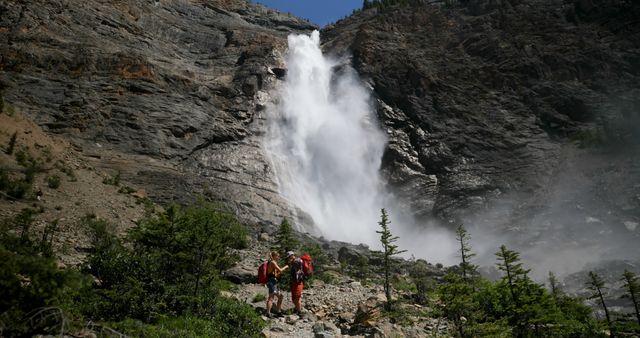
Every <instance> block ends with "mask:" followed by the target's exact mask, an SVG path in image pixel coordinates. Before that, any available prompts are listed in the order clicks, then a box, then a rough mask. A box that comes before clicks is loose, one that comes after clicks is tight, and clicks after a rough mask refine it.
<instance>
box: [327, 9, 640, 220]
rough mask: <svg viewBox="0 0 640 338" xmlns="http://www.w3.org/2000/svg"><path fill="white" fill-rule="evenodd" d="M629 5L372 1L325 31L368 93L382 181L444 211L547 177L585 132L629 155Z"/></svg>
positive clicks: (634, 28)
mask: <svg viewBox="0 0 640 338" xmlns="http://www.w3.org/2000/svg"><path fill="white" fill-rule="evenodd" d="M585 4H589V5H588V6H587V5H585ZM585 6H586V7H585ZM639 15H640V6H639V5H638V4H637V3H632V2H629V1H605V0H603V1H551V0H540V1H533V2H532V1H526V2H525V1H497V2H496V1H470V2H467V4H464V5H463V4H459V5H453V6H449V7H438V6H429V5H421V6H408V7H392V8H387V9H382V10H378V9H372V10H368V11H364V12H360V13H358V14H356V15H355V16H352V17H349V18H347V19H345V20H342V21H340V22H338V23H337V24H335V25H333V26H330V27H328V28H325V29H324V30H323V37H324V41H325V43H324V48H325V49H326V50H327V51H329V52H333V53H335V54H338V55H341V54H344V53H347V54H348V53H351V54H353V64H354V66H355V67H356V68H357V70H358V71H359V73H360V74H361V75H362V76H363V78H364V81H366V82H368V83H369V84H370V86H371V88H372V90H373V92H374V94H375V100H376V105H377V107H378V115H379V117H380V119H381V121H382V125H383V128H384V129H385V130H386V131H387V134H388V135H389V144H388V147H387V150H386V153H385V156H384V158H383V165H382V170H383V172H384V173H385V175H386V177H387V179H388V182H389V184H390V185H391V186H392V187H394V188H395V191H396V192H397V194H398V195H399V196H400V197H402V198H404V199H405V201H406V203H407V204H408V206H409V207H410V208H411V209H412V210H413V212H414V213H416V214H418V215H423V216H432V215H435V216H438V217H441V218H444V219H450V218H457V217H462V216H463V215H464V214H466V213H469V212H477V211H478V210H482V209H483V208H486V207H487V205H489V204H490V202H491V201H492V200H497V199H499V197H500V196H501V195H503V194H505V193H509V192H514V191H517V192H526V193H527V194H530V193H532V192H536V191H539V190H540V188H542V187H544V186H545V185H547V184H549V183H553V177H554V176H555V175H556V174H557V173H558V171H560V170H564V169H566V167H562V166H563V165H565V164H566V163H565V161H564V160H565V158H564V156H565V152H564V151H565V150H564V149H565V148H567V147H569V148H573V147H575V146H576V143H580V144H582V143H583V142H587V143H588V142H589V141H587V140H585V138H591V137H595V138H599V137H600V136H602V137H603V138H605V139H606V140H607V141H613V142H614V143H617V142H622V143H623V144H624V145H623V146H622V147H626V148H630V149H633V151H632V152H631V153H632V154H636V153H637V150H638V134H637V128H635V127H631V125H637V124H638V122H639V121H640V120H639V118H640V101H638V97H639V96H638V94H639V93H640V85H639V83H640V63H638V62H639V60H640V58H638V51H639V50H640V26H639V24H638V20H637V18H638V16H639ZM615 147H618V146H617V145H616V146H615ZM634 157H635V159H634V160H637V156H636V155H634ZM633 177H634V179H637V178H638V176H637V173H636V174H635V176H633ZM635 193H637V192H635ZM633 194H634V192H632V191H625V196H628V197H632V196H633ZM629 195H630V196H629ZM637 216H638V213H636V217H637Z"/></svg>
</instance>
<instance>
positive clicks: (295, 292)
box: [287, 251, 304, 315]
mask: <svg viewBox="0 0 640 338" xmlns="http://www.w3.org/2000/svg"><path fill="white" fill-rule="evenodd" d="M287 265H288V266H289V267H290V268H291V301H292V302H293V305H294V306H295V308H296V313H297V314H298V315H301V314H302V290H303V289H304V270H303V262H302V259H300V258H298V257H296V255H295V254H294V253H293V251H289V252H287Z"/></svg>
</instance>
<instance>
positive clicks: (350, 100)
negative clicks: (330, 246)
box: [266, 31, 455, 262]
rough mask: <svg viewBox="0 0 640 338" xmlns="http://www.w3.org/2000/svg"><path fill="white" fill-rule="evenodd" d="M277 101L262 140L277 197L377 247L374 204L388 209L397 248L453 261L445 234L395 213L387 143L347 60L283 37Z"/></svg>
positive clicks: (332, 235)
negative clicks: (385, 170)
mask: <svg viewBox="0 0 640 338" xmlns="http://www.w3.org/2000/svg"><path fill="white" fill-rule="evenodd" d="M286 62H287V67H288V73H287V79H286V83H285V85H284V88H283V90H282V92H281V93H279V95H280V102H279V103H278V104H277V105H276V106H275V107H272V108H271V109H270V110H269V114H270V121H271V125H270V128H269V132H268V135H267V140H266V148H267V153H268V154H269V155H270V156H271V159H272V164H273V167H274V170H275V171H276V176H277V179H278V183H279V189H280V194H281V195H282V196H283V197H285V198H287V199H288V200H289V202H290V203H291V204H292V206H294V207H295V208H298V209H300V210H303V211H304V212H306V213H307V214H309V215H310V216H311V218H312V219H313V222H314V224H315V229H314V230H318V232H320V234H321V235H323V236H324V237H326V238H328V239H334V240H340V241H347V242H351V243H365V244H367V245H369V246H371V247H373V248H376V249H377V248H380V242H379V235H378V234H377V233H376V231H377V230H379V225H378V222H379V220H380V209H381V208H383V207H385V208H387V209H389V212H390V219H391V230H392V233H393V234H394V235H398V236H400V240H399V243H398V244H399V245H400V246H401V247H402V248H403V249H407V250H409V253H411V254H414V255H417V256H419V257H424V258H427V257H428V258H429V259H437V260H439V261H441V262H453V261H454V260H452V257H453V256H454V252H455V242H454V240H453V237H452V235H451V232H449V231H446V230H444V229H442V228H438V227H433V226H428V225H426V224H420V225H418V224H416V222H415V220H414V219H413V217H412V216H411V215H402V214H401V212H400V211H399V210H400V209H401V208H398V207H397V202H395V201H394V199H393V198H392V197H391V195H389V194H387V193H386V192H385V190H384V188H383V184H382V180H381V178H380V173H379V169H380V162H381V159H382V154H383V151H384V148H385V144H386V142H387V138H386V134H385V133H383V132H382V131H381V130H380V128H379V126H378V125H377V122H376V118H375V114H374V109H372V107H371V104H370V95H369V92H368V91H367V90H366V89H365V88H364V87H363V85H362V83H360V81H359V79H358V75H357V73H356V72H355V71H354V70H353V69H352V68H351V67H349V66H348V65H345V64H340V63H339V62H338V61H336V60H332V59H329V58H326V57H325V56H323V55H322V51H321V50H320V35H319V33H318V32H317V31H315V32H313V33H312V34H311V35H310V36H307V35H290V36H289V51H288V53H287V57H286Z"/></svg>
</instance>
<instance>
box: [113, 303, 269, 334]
mask: <svg viewBox="0 0 640 338" xmlns="http://www.w3.org/2000/svg"><path fill="white" fill-rule="evenodd" d="M218 309H219V311H218V312H225V311H226V313H223V314H220V315H214V316H212V317H207V318H203V317H196V316H192V315H185V316H180V317H169V318H163V319H160V320H159V321H158V322H157V323H155V324H147V323H144V322H142V321H140V320H134V319H127V320H124V321H121V322H118V323H112V324H110V325H109V327H110V328H112V329H114V330H117V331H118V332H121V333H123V334H126V335H129V336H131V337H167V338H170V337H184V338H191V337H193V338H197V337H259V336H260V332H261V330H262V328H263V327H264V322H263V321H262V319H260V317H259V316H258V315H257V314H256V313H255V311H253V309H251V307H249V306H248V305H245V304H241V303H239V302H238V301H235V300H227V299H220V300H218ZM226 320H229V322H226Z"/></svg>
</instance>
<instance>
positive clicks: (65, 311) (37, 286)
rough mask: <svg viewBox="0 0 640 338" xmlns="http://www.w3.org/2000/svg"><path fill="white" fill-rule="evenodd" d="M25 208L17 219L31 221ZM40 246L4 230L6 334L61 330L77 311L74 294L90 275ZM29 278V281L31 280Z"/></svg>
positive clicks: (0, 303)
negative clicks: (60, 265) (68, 266)
mask: <svg viewBox="0 0 640 338" xmlns="http://www.w3.org/2000/svg"><path fill="white" fill-rule="evenodd" d="M28 214H30V213H29V212H24V211H23V212H22V213H21V214H20V215H19V216H18V217H16V219H15V220H14V222H16V223H20V222H25V221H28V220H27V219H21V218H30V216H29V215H28ZM38 248H39V246H38V245H35V244H33V243H32V242H31V241H29V240H24V239H21V238H18V237H16V236H15V235H12V234H11V233H9V232H5V231H3V232H2V234H1V235H0V313H2V317H1V318H0V319H1V321H2V324H3V325H2V327H1V329H2V334H3V336H5V337H18V336H32V335H34V334H36V333H39V334H42V333H51V334H59V333H60V332H61V331H65V329H66V327H65V326H64V325H63V322H64V319H65V318H66V319H67V320H68V318H69V317H70V316H71V314H72V313H73V311H72V310H73V308H74V307H73V305H72V303H73V298H74V297H75V296H76V295H77V294H78V291H79V290H82V289H83V288H85V286H86V285H87V281H88V279H87V278H86V277H83V276H82V275H81V274H79V273H78V272H77V271H75V270H73V269H67V270H60V269H58V268H57V266H56V263H55V260H54V259H53V258H50V257H46V256H42V255H40V251H39V250H38ZM27 281H28V282H27Z"/></svg>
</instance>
